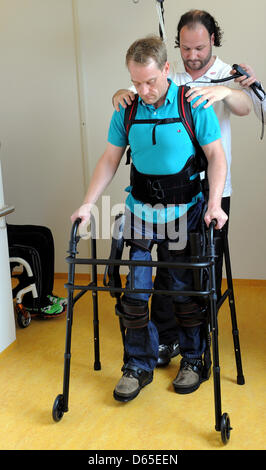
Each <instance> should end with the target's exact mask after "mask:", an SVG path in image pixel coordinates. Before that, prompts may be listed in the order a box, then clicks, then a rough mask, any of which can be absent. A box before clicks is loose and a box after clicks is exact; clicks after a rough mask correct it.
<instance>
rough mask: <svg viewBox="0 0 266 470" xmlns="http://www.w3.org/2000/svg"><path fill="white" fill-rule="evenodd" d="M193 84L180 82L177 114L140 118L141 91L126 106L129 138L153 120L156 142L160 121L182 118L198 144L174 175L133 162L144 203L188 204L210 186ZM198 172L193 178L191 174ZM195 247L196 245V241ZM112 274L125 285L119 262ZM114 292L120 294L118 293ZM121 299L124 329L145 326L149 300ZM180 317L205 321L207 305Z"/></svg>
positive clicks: (118, 240)
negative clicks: (191, 99)
mask: <svg viewBox="0 0 266 470" xmlns="http://www.w3.org/2000/svg"><path fill="white" fill-rule="evenodd" d="M188 89H189V88H188V87H186V86H184V85H183V86H180V87H179V88H178V97H177V98H178V99H177V103H178V109H177V116H179V117H175V118H166V119H146V120H142V119H136V114H137V107H138V98H139V97H138V95H136V96H135V100H134V101H133V102H132V104H131V105H129V106H128V107H127V108H126V111H125V118H124V125H125V130H126V134H127V138H128V135H129V132H130V129H131V126H132V125H139V124H153V125H154V127H153V132H152V142H151V145H156V129H157V126H160V125H168V124H172V123H176V122H181V123H182V124H183V125H184V127H185V129H186V131H187V132H188V134H189V137H190V139H191V141H192V143H193V145H194V147H195V155H192V156H191V157H190V158H189V159H188V161H187V163H186V165H185V166H184V168H183V169H182V170H181V171H180V172H178V173H176V174H173V175H147V174H143V173H140V172H138V171H137V170H136V168H135V166H134V164H133V163H131V175H130V180H131V185H132V195H133V196H134V197H135V198H136V199H137V200H140V201H142V202H143V203H149V204H151V205H155V204H158V203H159V204H162V205H167V204H186V203H189V202H191V200H192V198H193V197H194V196H196V195H197V194H198V193H199V192H201V191H203V192H204V193H205V194H206V188H207V177H205V178H204V179H201V178H200V173H201V172H203V171H206V169H207V159H206V156H205V154H204V152H203V150H202V149H201V147H200V145H199V143H198V141H197V139H196V136H195V131H194V123H193V118H192V113H191V108H190V104H189V103H188V102H187V100H186V98H185V94H186V91H187V90H188ZM130 153H131V151H130V147H129V149H128V151H127V162H126V163H127V164H129V163H130ZM193 175H197V176H196V177H195V178H194V179H192V180H191V176H193ZM124 221H125V216H124V215H123V214H120V215H118V216H117V217H116V222H115V232H116V233H115V234H114V236H113V240H112V247H111V254H110V258H115V259H121V258H122V252H123V245H124V239H123V229H124ZM126 243H127V244H128V245H134V244H137V245H138V246H141V248H142V249H144V250H149V251H150V250H151V248H152V241H151V240H146V239H138V240H133V239H132V240H126ZM190 244H191V248H192V245H194V244H192V243H190ZM107 274H108V278H109V283H108V285H113V286H114V285H115V286H121V280H120V275H119V266H117V265H116V266H109V267H107V268H106V271H105V276H104V283H105V284H106V285H107V282H106V276H107ZM114 296H116V295H115V294H114ZM116 297H117V299H118V302H117V305H116V314H117V315H118V316H119V317H120V325H121V331H122V334H123V328H142V327H144V326H146V325H147V324H148V321H149V310H148V304H147V302H145V301H142V300H138V299H132V298H130V299H129V298H127V296H126V295H125V296H123V297H122V299H120V298H119V297H118V296H116ZM175 310H176V317H177V320H178V322H179V324H180V325H182V326H192V325H193V326H194V325H198V324H201V323H202V319H203V317H204V316H206V315H205V308H203V309H202V308H201V307H199V306H198V305H197V304H196V303H195V304H194V303H193V305H192V304H189V306H188V307H187V306H186V307H185V311H184V309H182V308H181V307H177V308H176V309H175Z"/></svg>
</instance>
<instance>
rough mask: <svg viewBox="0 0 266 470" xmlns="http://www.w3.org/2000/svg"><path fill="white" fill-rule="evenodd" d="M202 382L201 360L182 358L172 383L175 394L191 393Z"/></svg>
mask: <svg viewBox="0 0 266 470" xmlns="http://www.w3.org/2000/svg"><path fill="white" fill-rule="evenodd" d="M204 380H206V379H204ZM202 381H203V380H202V360H201V359H195V360H186V359H185V358H183V359H182V360H181V364H180V369H179V372H178V374H177V376H176V378H175V380H174V381H173V386H174V389H175V391H176V393H181V394H185V393H192V392H194V391H195V390H197V389H198V388H199V386H200V384H201V382H202Z"/></svg>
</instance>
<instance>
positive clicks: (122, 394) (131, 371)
mask: <svg viewBox="0 0 266 470" xmlns="http://www.w3.org/2000/svg"><path fill="white" fill-rule="evenodd" d="M122 370H123V375H122V377H121V379H120V380H119V382H118V384H117V386H116V387H115V389H114V393H113V394H114V398H115V399H116V400H118V401H124V402H126V401H130V400H133V398H135V397H136V396H137V395H138V394H139V392H140V390H141V389H142V388H143V387H145V385H148V384H149V383H150V382H152V380H153V371H150V372H147V371H146V370H143V369H140V368H138V367H134V366H132V368H131V367H123V369H122Z"/></svg>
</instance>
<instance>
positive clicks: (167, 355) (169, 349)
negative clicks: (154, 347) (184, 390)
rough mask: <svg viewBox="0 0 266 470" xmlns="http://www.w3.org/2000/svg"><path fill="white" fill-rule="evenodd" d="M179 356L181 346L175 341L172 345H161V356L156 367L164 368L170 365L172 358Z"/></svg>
mask: <svg viewBox="0 0 266 470" xmlns="http://www.w3.org/2000/svg"><path fill="white" fill-rule="evenodd" d="M178 354H179V344H178V341H175V342H174V343H171V344H160V345H159V356H158V361H157V365H156V367H164V366H167V365H168V364H169V362H170V361H171V359H172V357H175V356H177V355H178Z"/></svg>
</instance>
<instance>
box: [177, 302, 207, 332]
mask: <svg viewBox="0 0 266 470" xmlns="http://www.w3.org/2000/svg"><path fill="white" fill-rule="evenodd" d="M174 311H175V315H176V319H177V323H178V326H181V327H185V328H189V327H192V326H200V325H202V324H203V323H204V322H205V321H206V320H207V307H202V306H200V305H198V304H197V303H195V302H189V303H180V304H179V303H177V302H175V303H174Z"/></svg>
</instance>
